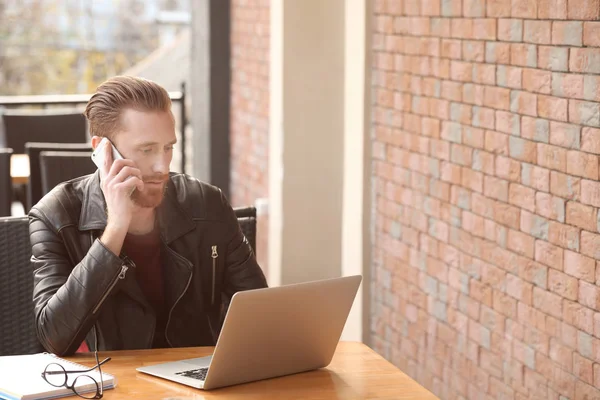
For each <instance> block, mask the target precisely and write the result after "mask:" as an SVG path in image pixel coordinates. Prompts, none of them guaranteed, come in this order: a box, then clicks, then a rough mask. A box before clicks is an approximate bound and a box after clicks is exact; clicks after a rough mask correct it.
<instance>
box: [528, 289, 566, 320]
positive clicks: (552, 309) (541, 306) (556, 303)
mask: <svg viewBox="0 0 600 400" xmlns="http://www.w3.org/2000/svg"><path fill="white" fill-rule="evenodd" d="M533 306H534V307H535V308H537V309H538V310H540V311H542V312H545V313H546V314H549V315H552V316H555V317H556V318H561V317H562V308H561V297H560V296H558V295H556V294H553V293H550V292H548V291H545V290H543V289H540V288H538V287H534V288H533Z"/></svg>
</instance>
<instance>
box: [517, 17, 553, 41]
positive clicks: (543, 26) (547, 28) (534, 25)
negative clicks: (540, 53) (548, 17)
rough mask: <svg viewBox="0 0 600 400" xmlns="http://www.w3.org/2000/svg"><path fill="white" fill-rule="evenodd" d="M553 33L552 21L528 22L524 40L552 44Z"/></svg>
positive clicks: (526, 22)
mask: <svg viewBox="0 0 600 400" xmlns="http://www.w3.org/2000/svg"><path fill="white" fill-rule="evenodd" d="M551 31H552V30H551V22H550V21H536V20H526V21H525V23H524V31H523V39H524V41H525V42H529V43H536V44H550V38H551Z"/></svg>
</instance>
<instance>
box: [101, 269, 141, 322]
mask: <svg viewBox="0 0 600 400" xmlns="http://www.w3.org/2000/svg"><path fill="white" fill-rule="evenodd" d="M128 262H130V263H131V264H132V265H133V261H130V260H129V259H127V260H125V262H124V263H123V265H121V271H119V274H118V275H117V277H116V278H115V280H114V281H113V282H112V283H111V284H110V286H109V287H108V290H107V291H106V292H105V293H104V295H103V296H102V298H101V299H100V302H99V303H98V304H97V305H96V307H94V310H93V311H92V314H96V312H97V311H98V309H99V308H100V306H102V303H104V300H106V298H107V297H108V295H109V294H110V292H112V290H113V288H114V287H115V286H117V283H119V281H121V280H123V279H125V275H126V274H127V270H128V269H129V265H127V263H128ZM133 266H135V265H133Z"/></svg>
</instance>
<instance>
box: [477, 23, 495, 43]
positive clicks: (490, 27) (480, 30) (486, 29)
mask: <svg viewBox="0 0 600 400" xmlns="http://www.w3.org/2000/svg"><path fill="white" fill-rule="evenodd" d="M473 39H477V40H496V19H494V18H476V19H474V20H473Z"/></svg>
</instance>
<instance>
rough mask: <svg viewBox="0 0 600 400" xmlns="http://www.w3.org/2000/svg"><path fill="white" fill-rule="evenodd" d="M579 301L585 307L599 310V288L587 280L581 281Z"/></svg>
mask: <svg viewBox="0 0 600 400" xmlns="http://www.w3.org/2000/svg"><path fill="white" fill-rule="evenodd" d="M579 303H581V305H583V306H585V307H589V308H592V309H594V310H596V311H598V310H600V289H599V288H598V287H597V286H596V285H595V284H591V283H587V282H583V281H582V282H581V283H580V285H579Z"/></svg>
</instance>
